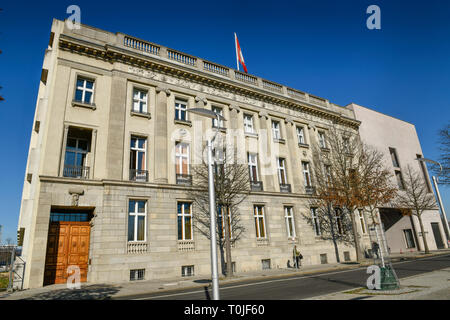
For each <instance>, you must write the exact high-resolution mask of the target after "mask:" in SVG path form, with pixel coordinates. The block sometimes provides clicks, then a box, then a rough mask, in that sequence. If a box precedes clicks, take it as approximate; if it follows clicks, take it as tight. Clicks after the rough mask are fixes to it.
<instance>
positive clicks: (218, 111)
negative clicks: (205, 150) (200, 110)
mask: <svg viewBox="0 0 450 320" xmlns="http://www.w3.org/2000/svg"><path fill="white" fill-rule="evenodd" d="M212 111H213V112H214V113H215V114H218V115H220V116H222V117H223V109H222V108H219V107H215V106H214V107H212ZM212 126H213V127H214V128H224V125H223V120H222V119H219V120H217V119H212Z"/></svg>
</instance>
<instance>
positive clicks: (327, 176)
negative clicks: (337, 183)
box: [323, 164, 333, 186]
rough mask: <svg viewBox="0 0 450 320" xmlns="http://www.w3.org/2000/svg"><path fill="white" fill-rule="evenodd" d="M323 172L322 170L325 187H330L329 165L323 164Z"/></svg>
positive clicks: (331, 181) (331, 177)
mask: <svg viewBox="0 0 450 320" xmlns="http://www.w3.org/2000/svg"><path fill="white" fill-rule="evenodd" d="M323 170H324V174H325V178H326V182H327V185H328V186H330V185H332V183H333V180H332V179H333V176H332V174H331V165H328V164H325V165H324V166H323Z"/></svg>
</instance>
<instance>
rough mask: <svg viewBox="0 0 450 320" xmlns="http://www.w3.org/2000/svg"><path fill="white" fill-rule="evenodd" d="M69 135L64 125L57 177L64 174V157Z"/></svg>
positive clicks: (67, 126) (67, 127)
mask: <svg viewBox="0 0 450 320" xmlns="http://www.w3.org/2000/svg"><path fill="white" fill-rule="evenodd" d="M68 134H69V125H68V124H65V125H64V134H63V141H62V146H61V158H60V160H59V176H60V177H62V176H63V174H64V158H65V157H66V146H67V135H68Z"/></svg>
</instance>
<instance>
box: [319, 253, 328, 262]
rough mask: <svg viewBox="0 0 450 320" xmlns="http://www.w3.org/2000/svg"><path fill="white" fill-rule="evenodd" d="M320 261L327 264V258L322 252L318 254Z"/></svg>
mask: <svg viewBox="0 0 450 320" xmlns="http://www.w3.org/2000/svg"><path fill="white" fill-rule="evenodd" d="M320 263H321V264H327V263H328V258H327V254H326V253H323V254H321V255H320Z"/></svg>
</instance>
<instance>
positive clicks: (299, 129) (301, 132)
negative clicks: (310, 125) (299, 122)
mask: <svg viewBox="0 0 450 320" xmlns="http://www.w3.org/2000/svg"><path fill="white" fill-rule="evenodd" d="M297 137H298V143H301V144H306V139H305V129H304V127H297Z"/></svg>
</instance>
